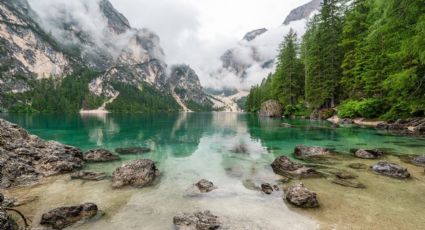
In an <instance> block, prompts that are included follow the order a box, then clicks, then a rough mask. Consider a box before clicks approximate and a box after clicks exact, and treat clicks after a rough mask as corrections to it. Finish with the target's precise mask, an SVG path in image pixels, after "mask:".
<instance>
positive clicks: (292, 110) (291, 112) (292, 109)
mask: <svg viewBox="0 0 425 230" xmlns="http://www.w3.org/2000/svg"><path fill="white" fill-rule="evenodd" d="M295 113H297V107H296V106H294V105H287V106H285V110H284V113H283V115H285V116H292V115H295Z"/></svg>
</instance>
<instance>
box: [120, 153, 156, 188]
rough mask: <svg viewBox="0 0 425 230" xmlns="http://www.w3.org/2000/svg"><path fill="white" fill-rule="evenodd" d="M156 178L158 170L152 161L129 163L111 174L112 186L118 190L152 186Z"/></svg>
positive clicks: (144, 160) (143, 160)
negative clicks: (127, 187) (129, 187)
mask: <svg viewBox="0 0 425 230" xmlns="http://www.w3.org/2000/svg"><path fill="white" fill-rule="evenodd" d="M157 176H159V170H158V169H157V168H156V165H155V162H153V161H152V160H148V159H142V160H135V161H130V162H128V163H126V164H124V165H122V166H121V167H119V168H117V169H115V171H114V172H113V173H112V186H113V187H114V188H120V187H124V186H126V185H130V186H133V187H139V188H141V187H144V186H147V185H150V184H152V182H153V181H154V180H155V178H156V177H157Z"/></svg>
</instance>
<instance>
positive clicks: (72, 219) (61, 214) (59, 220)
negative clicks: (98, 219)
mask: <svg viewBox="0 0 425 230" xmlns="http://www.w3.org/2000/svg"><path fill="white" fill-rule="evenodd" d="M97 213H98V208H97V205H95V204H93V203H85V204H82V205H78V206H69V207H60V208H56V209H53V210H51V211H49V212H47V213H44V214H43V215H42V216H41V221H40V224H41V225H45V226H49V227H51V228H53V229H63V228H66V227H69V226H71V225H73V224H75V223H77V222H79V221H84V220H88V219H90V218H92V217H94V216H96V215H97Z"/></svg>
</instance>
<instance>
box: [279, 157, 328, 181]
mask: <svg viewBox="0 0 425 230" xmlns="http://www.w3.org/2000/svg"><path fill="white" fill-rule="evenodd" d="M271 166H272V168H273V171H274V172H275V173H276V174H279V175H282V176H289V177H296V178H306V177H318V176H320V174H319V173H318V172H317V171H316V170H315V169H312V168H309V167H306V166H304V165H301V164H297V163H294V162H292V161H291V160H289V158H288V157H286V156H281V157H278V158H276V159H275V160H274V161H273V163H272V164H271Z"/></svg>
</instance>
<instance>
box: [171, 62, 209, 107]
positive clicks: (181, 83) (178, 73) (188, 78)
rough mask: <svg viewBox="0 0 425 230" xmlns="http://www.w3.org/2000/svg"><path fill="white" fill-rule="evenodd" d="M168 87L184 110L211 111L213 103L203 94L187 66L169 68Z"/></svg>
mask: <svg viewBox="0 0 425 230" xmlns="http://www.w3.org/2000/svg"><path fill="white" fill-rule="evenodd" d="M168 85H169V87H170V89H171V91H172V94H173V95H174V96H175V97H176V96H177V97H178V98H177V99H176V100H177V101H179V102H180V103H183V105H182V107H184V108H186V110H192V111H197V110H198V111H199V110H211V109H212V106H213V103H212V102H211V100H210V99H209V97H208V95H207V94H206V93H205V92H204V89H203V88H202V86H201V82H200V81H199V78H198V76H197V75H196V73H195V71H194V70H193V69H192V68H190V67H189V66H188V65H175V66H173V67H171V74H170V78H169V79H168Z"/></svg>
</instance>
